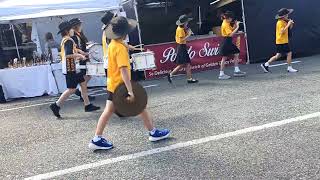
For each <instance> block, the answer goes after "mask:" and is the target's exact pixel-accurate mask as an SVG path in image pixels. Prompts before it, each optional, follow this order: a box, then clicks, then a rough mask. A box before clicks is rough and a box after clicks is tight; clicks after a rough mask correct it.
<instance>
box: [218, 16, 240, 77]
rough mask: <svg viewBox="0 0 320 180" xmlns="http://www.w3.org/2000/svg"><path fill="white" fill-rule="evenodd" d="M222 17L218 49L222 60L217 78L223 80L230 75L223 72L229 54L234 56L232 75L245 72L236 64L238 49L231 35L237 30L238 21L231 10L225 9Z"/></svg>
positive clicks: (237, 62) (237, 75) (237, 61)
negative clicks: (220, 39) (220, 41)
mask: <svg viewBox="0 0 320 180" xmlns="http://www.w3.org/2000/svg"><path fill="white" fill-rule="evenodd" d="M222 18H223V22H222V25H221V34H222V36H223V38H224V39H223V42H222V44H221V46H220V49H219V55H221V56H222V60H221V64H220V74H219V79H220V80H225V79H230V78H231V77H230V76H228V75H226V74H225V73H224V69H225V62H226V60H227V59H228V57H229V56H233V57H234V76H235V77H241V76H245V75H246V73H245V72H242V71H241V70H240V68H239V65H238V64H239V53H240V50H239V49H238V47H237V46H236V45H234V44H233V42H232V36H234V35H235V34H236V33H237V32H238V30H239V22H238V21H235V17H234V14H233V12H231V11H227V12H226V13H224V14H223V16H222ZM233 22H234V23H233ZM232 24H234V25H232Z"/></svg>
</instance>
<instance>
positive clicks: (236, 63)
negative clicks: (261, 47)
mask: <svg viewBox="0 0 320 180" xmlns="http://www.w3.org/2000/svg"><path fill="white" fill-rule="evenodd" d="M233 60H234V67H239V54H235V55H234V58H233Z"/></svg>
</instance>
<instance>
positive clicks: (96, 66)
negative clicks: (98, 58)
mask: <svg viewBox="0 0 320 180" xmlns="http://www.w3.org/2000/svg"><path fill="white" fill-rule="evenodd" d="M86 66H87V75H88V76H105V75H106V74H105V71H104V67H103V62H97V63H92V62H89V63H87V65H86Z"/></svg>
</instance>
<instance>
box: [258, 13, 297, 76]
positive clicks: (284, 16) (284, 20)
mask: <svg viewBox="0 0 320 180" xmlns="http://www.w3.org/2000/svg"><path fill="white" fill-rule="evenodd" d="M292 12H293V9H286V8H282V9H280V10H279V11H278V14H277V16H276V19H277V20H278V21H277V26H276V47H277V54H276V55H275V56H273V57H271V58H270V59H269V61H268V62H266V63H264V64H261V67H262V69H263V71H264V72H265V73H268V72H269V65H270V64H271V63H272V62H273V61H276V60H278V59H279V58H281V56H282V55H286V56H287V63H288V69H287V70H288V72H289V73H295V72H298V70H296V69H293V68H292V65H291V61H292V51H291V49H290V44H289V34H290V33H289V31H290V29H292V28H293V25H294V21H293V20H292V19H289V14H291V13H292Z"/></svg>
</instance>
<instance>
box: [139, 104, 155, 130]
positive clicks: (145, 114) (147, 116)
mask: <svg viewBox="0 0 320 180" xmlns="http://www.w3.org/2000/svg"><path fill="white" fill-rule="evenodd" d="M140 117H141V119H142V120H143V123H144V126H145V127H146V128H147V130H148V131H152V130H153V128H154V126H153V123H152V118H151V115H150V113H149V112H148V111H147V110H146V109H145V110H143V112H142V113H141V114H140Z"/></svg>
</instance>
